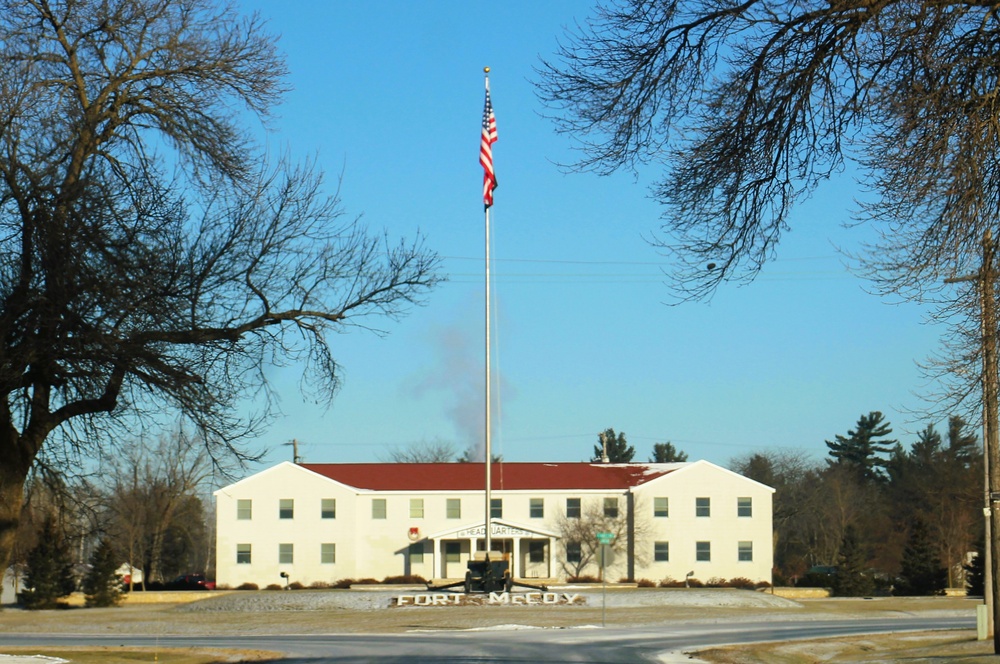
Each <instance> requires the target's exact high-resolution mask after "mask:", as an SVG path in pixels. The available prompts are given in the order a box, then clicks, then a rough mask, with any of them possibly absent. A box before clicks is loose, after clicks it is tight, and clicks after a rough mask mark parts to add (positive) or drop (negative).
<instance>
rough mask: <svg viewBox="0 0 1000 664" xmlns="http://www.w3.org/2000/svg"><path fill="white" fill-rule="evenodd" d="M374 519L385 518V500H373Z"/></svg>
mask: <svg viewBox="0 0 1000 664" xmlns="http://www.w3.org/2000/svg"><path fill="white" fill-rule="evenodd" d="M372 518H373V519H384V518H385V498H372Z"/></svg>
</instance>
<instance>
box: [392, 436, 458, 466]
mask: <svg viewBox="0 0 1000 664" xmlns="http://www.w3.org/2000/svg"><path fill="white" fill-rule="evenodd" d="M457 455H458V448H457V447H456V446H455V444H454V443H451V442H448V441H446V440H441V439H439V438H436V439H434V440H422V441H420V442H419V443H413V444H412V445H408V446H407V447H402V448H400V447H396V448H393V449H391V450H390V451H389V453H388V461H389V462H390V463H451V462H453V461H455V459H456V457H457Z"/></svg>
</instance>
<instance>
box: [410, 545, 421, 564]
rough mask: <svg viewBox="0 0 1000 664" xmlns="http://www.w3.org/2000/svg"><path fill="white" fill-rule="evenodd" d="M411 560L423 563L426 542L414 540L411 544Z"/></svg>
mask: <svg viewBox="0 0 1000 664" xmlns="http://www.w3.org/2000/svg"><path fill="white" fill-rule="evenodd" d="M410 562H411V563H422V562H424V543H423V542H414V543H413V544H411V545H410Z"/></svg>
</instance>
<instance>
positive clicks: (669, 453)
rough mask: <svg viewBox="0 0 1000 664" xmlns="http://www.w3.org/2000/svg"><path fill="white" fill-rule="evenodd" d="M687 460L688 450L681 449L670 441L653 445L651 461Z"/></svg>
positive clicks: (671, 461) (670, 461)
mask: <svg viewBox="0 0 1000 664" xmlns="http://www.w3.org/2000/svg"><path fill="white" fill-rule="evenodd" d="M687 460H688V455H687V452H682V451H680V450H679V449H677V448H676V447H674V444H673V443H671V442H669V441H667V442H666V443H656V444H655V445H653V456H652V458H651V459H650V462H651V463H678V462H683V461H687Z"/></svg>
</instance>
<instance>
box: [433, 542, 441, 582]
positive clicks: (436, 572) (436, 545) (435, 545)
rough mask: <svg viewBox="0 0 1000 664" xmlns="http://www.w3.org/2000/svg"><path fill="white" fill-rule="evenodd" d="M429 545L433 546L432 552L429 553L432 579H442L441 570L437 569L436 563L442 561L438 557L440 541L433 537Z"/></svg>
mask: <svg viewBox="0 0 1000 664" xmlns="http://www.w3.org/2000/svg"><path fill="white" fill-rule="evenodd" d="M431 544H433V547H432V548H433V551H432V552H431V565H432V567H431V569H432V570H433V571H434V574H433V578H435V579H443V578H444V575H443V574H441V568H440V567H438V561H439V560H443V559H444V558H443V557H442V556H439V555H438V554H439V553H440V550H441V540H440V539H439V538H437V537H435V538H434V539H432V540H431Z"/></svg>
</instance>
